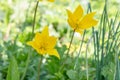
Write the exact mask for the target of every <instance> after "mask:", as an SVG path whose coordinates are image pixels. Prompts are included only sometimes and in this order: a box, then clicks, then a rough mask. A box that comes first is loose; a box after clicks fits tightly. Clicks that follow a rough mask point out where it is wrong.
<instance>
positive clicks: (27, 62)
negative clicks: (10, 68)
mask: <svg viewBox="0 0 120 80" xmlns="http://www.w3.org/2000/svg"><path fill="white" fill-rule="evenodd" d="M38 3H39V1H37V3H36V8H35V12H34V18H33V27H32V36H33V34H34V26H35V20H36V12H37V7H38ZM31 38H32V37H31ZM30 50H32V49H30ZM30 57H31V53H29V54H28V58H27V61H26V67H25V70H24V72H23V75H22V78H21V80H24V77H25V75H26V72H27V69H28V65H29V62H30Z"/></svg>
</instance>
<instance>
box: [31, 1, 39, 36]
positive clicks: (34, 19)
mask: <svg viewBox="0 0 120 80" xmlns="http://www.w3.org/2000/svg"><path fill="white" fill-rule="evenodd" d="M38 4H39V1H37V3H36V7H35V13H34V18H33V27H32V34H34V29H35V21H36V13H37V8H38Z"/></svg>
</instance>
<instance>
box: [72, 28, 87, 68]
mask: <svg viewBox="0 0 120 80" xmlns="http://www.w3.org/2000/svg"><path fill="white" fill-rule="evenodd" d="M85 33H86V30H85V31H84V34H83V37H82V42H81V44H80V48H79V52H78V55H77V58H76V61H75V65H74V69H75V68H76V65H77V63H78V58H79V55H80V53H81V48H82V44H83V40H84V37H85Z"/></svg>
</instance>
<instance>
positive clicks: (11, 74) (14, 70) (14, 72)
mask: <svg viewBox="0 0 120 80" xmlns="http://www.w3.org/2000/svg"><path fill="white" fill-rule="evenodd" d="M6 80H20V75H19V71H18V65H17V61H16V60H15V58H14V57H11V60H10V64H9V67H8V72H7V78H6Z"/></svg>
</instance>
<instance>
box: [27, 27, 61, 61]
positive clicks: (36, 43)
mask: <svg viewBox="0 0 120 80" xmlns="http://www.w3.org/2000/svg"><path fill="white" fill-rule="evenodd" d="M56 41H57V38H56V37H53V36H49V32H48V27H47V26H46V27H45V28H44V29H43V31H42V32H41V33H36V34H35V38H34V39H33V41H29V42H28V43H27V44H28V45H30V46H32V47H33V48H34V49H35V50H36V51H37V52H38V53H39V54H42V55H45V54H48V55H53V56H56V57H57V58H59V59H60V56H59V54H58V52H57V50H56V49H55V48H54V47H55V45H56Z"/></svg>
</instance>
